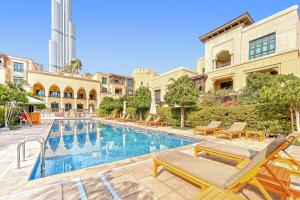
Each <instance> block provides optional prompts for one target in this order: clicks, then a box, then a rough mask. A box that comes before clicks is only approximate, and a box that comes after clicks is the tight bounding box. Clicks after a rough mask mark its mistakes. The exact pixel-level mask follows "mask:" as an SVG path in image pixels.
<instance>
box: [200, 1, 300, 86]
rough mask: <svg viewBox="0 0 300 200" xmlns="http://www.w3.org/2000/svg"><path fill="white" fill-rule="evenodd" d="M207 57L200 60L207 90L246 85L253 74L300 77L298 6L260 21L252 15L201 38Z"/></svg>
mask: <svg viewBox="0 0 300 200" xmlns="http://www.w3.org/2000/svg"><path fill="white" fill-rule="evenodd" d="M200 40H201V41H202V42H203V43H204V45H205V56H204V58H200V59H198V61H197V72H198V73H199V74H202V73H204V76H203V77H202V78H205V79H206V80H205V81H203V83H204V82H205V85H203V86H202V87H204V88H205V91H216V90H219V89H225V88H227V89H228V88H230V89H233V90H235V91H238V90H240V89H242V88H243V87H245V86H246V78H247V76H248V75H249V74H251V73H253V72H265V73H271V74H277V73H279V74H295V75H297V76H300V63H299V62H300V61H299V50H300V21H299V14H298V6H293V7H290V8H288V9H286V10H283V11H281V12H278V13H276V14H274V15H272V16H270V17H267V18H265V19H263V20H260V21H258V22H254V21H253V19H252V18H251V16H250V15H249V13H244V14H242V15H241V16H239V17H237V18H235V19H233V20H231V21H229V22H227V23H225V24H224V25H222V26H220V27H218V28H216V29H214V30H212V31H210V32H208V33H206V34H204V35H202V36H201V37H200Z"/></svg>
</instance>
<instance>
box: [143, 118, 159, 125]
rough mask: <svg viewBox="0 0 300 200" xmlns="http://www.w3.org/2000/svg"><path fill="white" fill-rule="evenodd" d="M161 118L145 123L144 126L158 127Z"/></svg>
mask: <svg viewBox="0 0 300 200" xmlns="http://www.w3.org/2000/svg"><path fill="white" fill-rule="evenodd" d="M160 119H161V116H159V117H157V118H156V119H155V120H153V121H148V122H146V123H145V125H146V126H158V122H160Z"/></svg>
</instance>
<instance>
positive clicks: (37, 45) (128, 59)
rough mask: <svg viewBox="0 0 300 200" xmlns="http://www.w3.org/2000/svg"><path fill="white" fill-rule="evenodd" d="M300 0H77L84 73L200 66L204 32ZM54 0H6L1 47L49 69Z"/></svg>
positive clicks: (75, 19)
mask: <svg viewBox="0 0 300 200" xmlns="http://www.w3.org/2000/svg"><path fill="white" fill-rule="evenodd" d="M299 2H300V1H299V0H298V1H296V0H272V1H271V0H263V1H262V0H243V1H240V0H228V1H216V0H215V1H200V0H148V1H146V0H73V22H74V24H75V26H76V29H77V42H76V45H77V57H78V58H79V59H81V60H82V62H83V65H84V66H83V72H90V73H93V72H97V71H101V72H112V73H119V74H124V75H131V74H132V70H133V69H134V68H136V67H152V68H154V69H156V70H157V71H158V72H159V73H163V72H166V71H168V70H171V69H174V68H176V67H179V66H187V67H189V68H190V69H192V70H196V60H197V58H199V57H202V56H203V54H204V47H203V44H202V43H201V42H200V41H199V39H198V37H199V36H200V35H202V34H205V33H207V32H209V31H210V30H212V29H214V28H216V27H218V26H219V25H222V24H223V23H225V22H227V21H229V20H231V19H232V18H234V17H237V16H239V15H240V14H242V13H243V12H245V11H248V12H249V13H250V15H251V16H252V17H253V19H254V20H255V21H258V20H260V19H263V18H265V17H268V16H270V15H272V14H274V13H276V12H278V11H281V10H283V9H286V8H288V7H290V6H292V5H295V4H299ZM50 18H51V0H26V1H24V0H1V12H0V19H1V33H0V36H1V37H0V52H3V53H7V54H11V55H16V56H21V57H28V58H32V59H33V60H35V61H36V62H38V63H41V64H43V65H44V68H45V70H48V40H49V37H50Z"/></svg>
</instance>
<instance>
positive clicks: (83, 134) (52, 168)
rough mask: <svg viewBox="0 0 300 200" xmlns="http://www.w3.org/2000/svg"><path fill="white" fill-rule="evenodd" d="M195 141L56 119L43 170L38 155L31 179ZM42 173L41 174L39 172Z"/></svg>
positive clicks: (94, 123)
mask: <svg viewBox="0 0 300 200" xmlns="http://www.w3.org/2000/svg"><path fill="white" fill-rule="evenodd" d="M194 142H196V141H195V140H192V139H189V138H180V137H179V136H176V135H173V134H165V133H164V134H162V133H159V132H149V131H146V130H139V129H135V128H129V127H125V126H124V127H116V126H113V125H109V124H106V125H105V124H101V123H100V122H95V121H91V120H86V121H83V120H60V121H55V122H54V123H53V125H52V127H51V130H50V133H49V135H48V138H47V140H46V143H45V149H44V151H45V160H44V166H45V167H44V169H45V170H44V173H41V161H40V158H38V160H37V162H36V164H35V167H34V169H33V171H32V174H31V176H30V178H29V179H30V180H33V179H37V178H41V177H44V176H50V175H55V174H60V173H64V172H68V171H73V170H77V169H82V168H86V167H90V166H94V165H100V164H104V163H110V162H114V161H117V160H122V159H126V158H130V157H135V156H140V155H145V154H149V153H153V152H157V151H162V150H166V149H170V148H175V147H180V146H184V145H188V144H192V143H194ZM42 174H43V175H42Z"/></svg>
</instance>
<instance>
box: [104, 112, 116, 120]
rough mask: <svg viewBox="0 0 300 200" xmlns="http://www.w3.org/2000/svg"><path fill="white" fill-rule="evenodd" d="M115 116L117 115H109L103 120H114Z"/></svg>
mask: <svg viewBox="0 0 300 200" xmlns="http://www.w3.org/2000/svg"><path fill="white" fill-rule="evenodd" d="M116 116H117V113H114V114H111V115H109V116H108V117H105V118H104V119H106V120H112V119H114V118H115V117H116Z"/></svg>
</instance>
